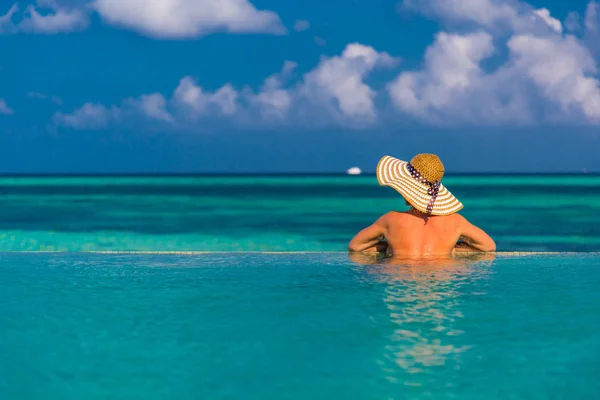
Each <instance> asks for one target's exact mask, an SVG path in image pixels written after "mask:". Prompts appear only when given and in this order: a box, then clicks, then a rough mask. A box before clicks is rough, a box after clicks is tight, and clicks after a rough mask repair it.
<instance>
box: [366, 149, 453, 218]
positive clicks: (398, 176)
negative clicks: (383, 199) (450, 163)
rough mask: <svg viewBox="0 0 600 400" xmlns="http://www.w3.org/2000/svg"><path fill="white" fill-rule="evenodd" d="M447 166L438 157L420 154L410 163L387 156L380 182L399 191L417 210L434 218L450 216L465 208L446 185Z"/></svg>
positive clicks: (379, 173) (381, 166)
mask: <svg viewBox="0 0 600 400" xmlns="http://www.w3.org/2000/svg"><path fill="white" fill-rule="evenodd" d="M443 176H444V164H442V161H441V160H440V159H439V158H438V156H436V155H435V154H417V155H416V156H415V157H413V159H412V160H410V162H406V161H401V160H398V159H396V158H394V157H390V156H384V157H383V158H382V159H381V160H380V161H379V163H378V164H377V181H378V182H379V184H380V185H382V186H390V187H392V188H394V189H396V190H397V191H398V192H399V193H400V194H401V195H402V196H403V197H404V198H405V199H406V201H408V202H409V203H410V204H411V205H412V206H413V207H414V208H416V209H417V210H419V211H421V212H422V213H426V214H430V215H450V214H454V213H456V212H458V211H460V210H461V209H462V208H463V205H462V203H461V202H460V201H458V199H457V198H456V197H454V196H453V195H452V193H450V191H448V189H446V187H445V186H444V185H442V183H441V182H442V177H443Z"/></svg>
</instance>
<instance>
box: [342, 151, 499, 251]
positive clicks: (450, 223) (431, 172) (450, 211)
mask: <svg viewBox="0 0 600 400" xmlns="http://www.w3.org/2000/svg"><path fill="white" fill-rule="evenodd" d="M443 176H444V165H443V164H442V162H441V160H440V159H439V158H438V157H437V156H436V155H434V154H418V155H416V156H415V157H413V159H412V160H411V161H410V162H405V161H401V160H398V159H396V158H393V157H390V156H385V157H383V158H382V159H381V160H380V161H379V164H378V165H377V181H378V182H379V184H380V185H382V186H390V187H392V188H394V189H395V190H397V191H398V192H399V193H400V194H401V195H402V196H403V197H404V199H405V202H406V204H407V205H408V206H409V207H411V208H410V210H408V211H406V212H396V211H392V212H389V213H387V214H385V215H383V216H382V217H380V218H379V219H378V220H377V221H376V222H375V223H374V224H372V225H371V226H369V227H367V228H365V229H363V230H362V231H360V232H359V233H358V234H357V235H356V236H355V237H354V238H353V239H352V241H351V242H350V244H349V245H348V250H349V251H351V252H386V253H388V254H390V255H394V256H447V255H451V254H453V253H454V252H477V251H479V252H493V251H496V243H495V242H494V240H493V239H492V238H491V237H490V236H489V235H488V234H487V233H485V232H484V231H483V230H481V229H479V228H478V227H476V226H475V225H473V224H471V223H470V222H469V221H467V219H466V218H464V217H463V216H461V215H459V214H458V211H460V210H461V209H462V208H463V205H462V203H461V202H459V201H458V199H456V197H454V196H453V195H452V193H450V191H448V189H446V188H445V187H444V186H443V185H442V183H441V181H442V178H443Z"/></svg>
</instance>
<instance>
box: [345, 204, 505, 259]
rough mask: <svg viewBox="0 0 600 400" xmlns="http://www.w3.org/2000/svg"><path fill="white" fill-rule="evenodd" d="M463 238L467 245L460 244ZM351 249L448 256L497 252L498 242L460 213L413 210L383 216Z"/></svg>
mask: <svg viewBox="0 0 600 400" xmlns="http://www.w3.org/2000/svg"><path fill="white" fill-rule="evenodd" d="M459 240H462V242H463V244H462V245H458V246H457V244H458V242H459ZM348 250H349V251H351V252H380V251H386V252H387V253H388V254H389V255H394V256H409V257H413V256H415V257H422V256H448V255H451V254H452V253H453V252H454V251H483V252H491V251H495V250H496V243H495V242H494V240H493V239H492V238H491V237H490V236H489V235H488V234H487V233H485V232H484V231H483V230H481V229H479V228H478V227H476V226H475V225H473V224H471V223H470V222H469V221H467V220H466V219H465V218H464V217H463V216H461V215H459V214H452V215H447V216H427V215H425V214H423V213H420V212H419V211H415V210H413V209H411V210H409V211H407V212H396V211H392V212H389V213H387V214H385V215H383V216H381V217H380V218H379V219H378V220H377V221H376V222H375V223H374V224H372V225H371V226H368V227H367V228H365V229H363V230H362V231H360V232H359V233H358V234H357V235H356V236H355V237H354V238H353V239H352V240H351V241H350V243H349V244H348Z"/></svg>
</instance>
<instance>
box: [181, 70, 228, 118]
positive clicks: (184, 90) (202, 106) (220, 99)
mask: <svg viewBox="0 0 600 400" xmlns="http://www.w3.org/2000/svg"><path fill="white" fill-rule="evenodd" d="M238 96H239V94H238V92H237V90H235V89H234V88H233V86H231V85H230V84H226V85H223V86H222V87H221V88H220V89H218V90H217V91H216V92H214V93H210V92H206V91H204V90H203V89H202V87H200V86H198V85H197V84H196V81H195V80H194V78H192V77H190V76H186V77H184V78H182V79H181V80H180V82H179V86H177V88H176V89H175V93H174V94H173V100H174V102H175V103H176V104H177V105H178V106H180V107H181V108H183V109H184V110H186V111H187V112H188V116H191V117H192V118H197V117H199V116H202V115H206V114H208V113H210V112H215V111H216V112H220V113H221V114H224V115H232V114H234V113H235V111H236V110H237V107H238V105H237V99H238Z"/></svg>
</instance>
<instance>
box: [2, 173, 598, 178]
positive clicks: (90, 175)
mask: <svg viewBox="0 0 600 400" xmlns="http://www.w3.org/2000/svg"><path fill="white" fill-rule="evenodd" d="M360 176H369V177H374V176H375V172H363V173H361V174H357V175H353V174H348V173H343V172H62V173H37V172H35V173H3V172H0V178H138V177H147V178H155V177H156V178H161V177H164V178H168V177H360ZM461 176H529V177H533V176H600V171H593V172H581V171H579V172H575V171H567V172H496V171H495V172H447V173H446V174H445V175H444V177H461Z"/></svg>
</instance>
